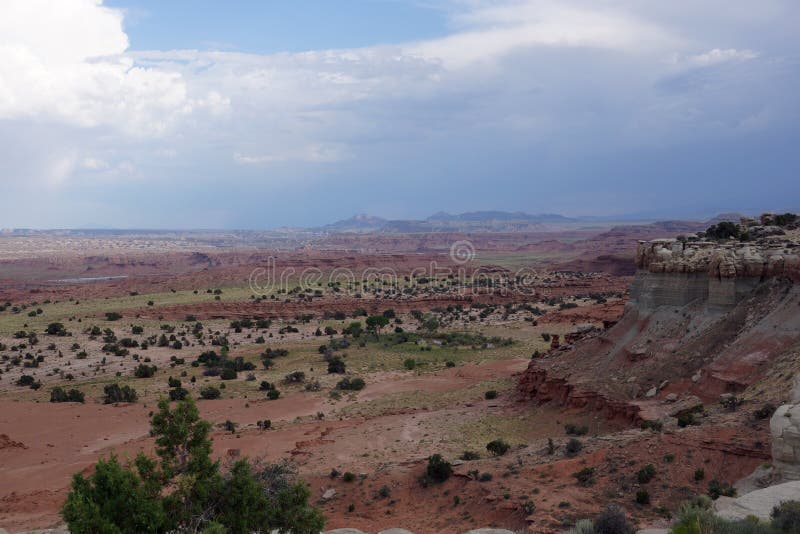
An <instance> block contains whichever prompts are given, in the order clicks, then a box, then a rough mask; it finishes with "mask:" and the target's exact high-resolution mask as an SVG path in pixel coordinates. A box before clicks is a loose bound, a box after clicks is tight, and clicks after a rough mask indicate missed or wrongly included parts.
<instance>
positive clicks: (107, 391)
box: [103, 384, 138, 404]
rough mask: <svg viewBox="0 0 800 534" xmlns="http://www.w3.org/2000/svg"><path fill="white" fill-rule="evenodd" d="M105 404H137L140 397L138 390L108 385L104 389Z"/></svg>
mask: <svg viewBox="0 0 800 534" xmlns="http://www.w3.org/2000/svg"><path fill="white" fill-rule="evenodd" d="M103 393H104V399H103V402H104V403H105V404H115V403H118V402H136V400H137V398H138V396H137V395H136V390H135V389H133V388H132V387H130V386H121V387H120V385H119V384H108V385H107V386H105V387H104V388H103Z"/></svg>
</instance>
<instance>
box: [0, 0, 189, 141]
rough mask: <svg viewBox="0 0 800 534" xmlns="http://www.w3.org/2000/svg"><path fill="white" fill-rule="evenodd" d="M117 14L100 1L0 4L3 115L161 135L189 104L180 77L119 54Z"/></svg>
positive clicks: (12, 0)
mask: <svg viewBox="0 0 800 534" xmlns="http://www.w3.org/2000/svg"><path fill="white" fill-rule="evenodd" d="M127 47H128V38H127V35H126V34H125V32H124V31H123V29H122V14H121V12H120V11H118V10H114V9H110V8H107V7H104V6H103V5H102V2H101V1H99V0H59V1H57V2H51V1H49V0H4V1H3V2H2V4H0V119H24V118H34V119H38V120H51V119H56V120H59V121H63V122H66V123H68V124H75V125H78V126H81V127H94V126H111V127H114V128H116V129H119V130H121V131H123V132H125V133H127V134H132V135H134V136H147V135H159V134H163V133H164V132H165V131H166V130H167V129H168V128H169V127H170V125H171V124H172V123H173V122H174V121H175V120H176V119H177V118H178V117H179V116H181V115H183V114H186V113H188V112H190V111H191V109H192V103H191V101H190V100H189V98H188V96H187V88H186V84H185V82H184V80H182V79H181V76H180V74H178V73H175V72H168V71H166V72H165V71H159V70H155V69H145V68H141V67H138V66H136V65H135V64H134V63H133V61H132V59H131V58H129V57H125V56H124V55H123V53H124V52H125V50H126V48H127Z"/></svg>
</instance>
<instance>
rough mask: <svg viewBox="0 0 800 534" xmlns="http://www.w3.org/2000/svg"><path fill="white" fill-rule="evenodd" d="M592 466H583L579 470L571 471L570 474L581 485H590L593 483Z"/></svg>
mask: <svg viewBox="0 0 800 534" xmlns="http://www.w3.org/2000/svg"><path fill="white" fill-rule="evenodd" d="M594 473H595V469H594V467H584V468H583V469H581V470H580V471H576V472H574V473H572V476H573V477H575V479H576V480H577V481H578V484H580V485H581V486H591V485H592V484H594Z"/></svg>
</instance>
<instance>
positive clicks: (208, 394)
mask: <svg viewBox="0 0 800 534" xmlns="http://www.w3.org/2000/svg"><path fill="white" fill-rule="evenodd" d="M221 394H222V393H221V392H220V390H218V389H217V388H215V387H214V386H205V387H202V388H200V396H201V397H202V398H204V399H208V400H211V399H218V398H219V397H220V395H221Z"/></svg>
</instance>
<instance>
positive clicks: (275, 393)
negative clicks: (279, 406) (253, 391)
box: [267, 389, 281, 400]
mask: <svg viewBox="0 0 800 534" xmlns="http://www.w3.org/2000/svg"><path fill="white" fill-rule="evenodd" d="M280 396H281V392H280V391H278V390H277V389H271V390H269V391H267V399H269V400H277V399H278V397H280Z"/></svg>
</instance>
